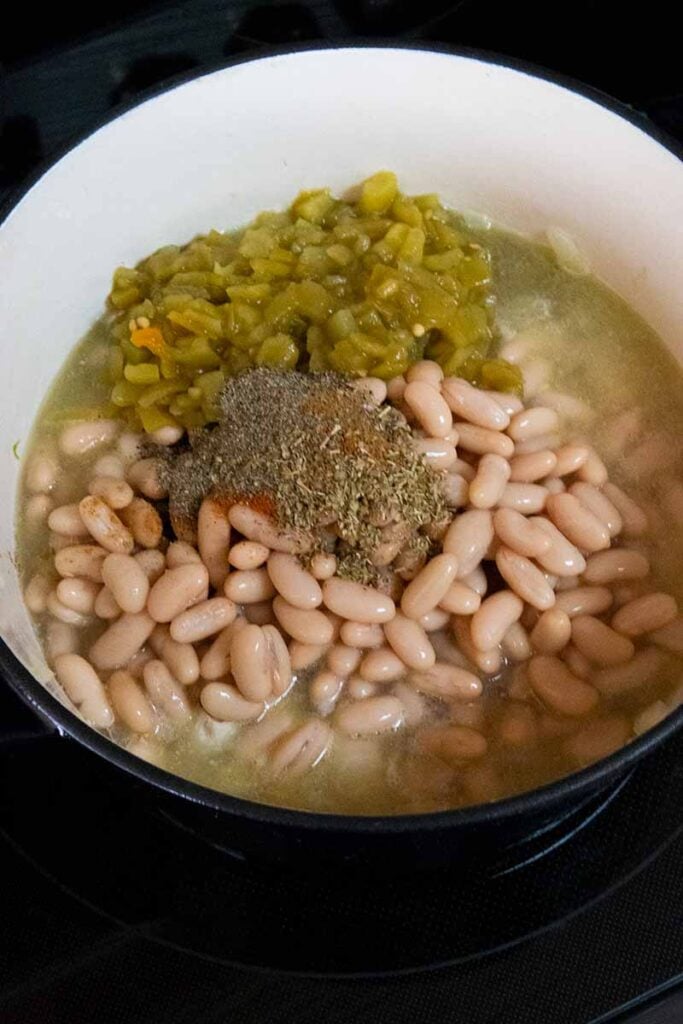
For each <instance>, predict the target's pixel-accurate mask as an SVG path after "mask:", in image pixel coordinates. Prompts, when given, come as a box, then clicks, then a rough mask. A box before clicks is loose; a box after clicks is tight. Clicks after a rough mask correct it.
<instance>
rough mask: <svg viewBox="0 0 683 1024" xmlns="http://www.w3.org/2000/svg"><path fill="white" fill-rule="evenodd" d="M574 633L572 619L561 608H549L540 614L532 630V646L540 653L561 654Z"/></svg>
mask: <svg viewBox="0 0 683 1024" xmlns="http://www.w3.org/2000/svg"><path fill="white" fill-rule="evenodd" d="M571 635H572V623H571V619H570V618H569V616H568V615H567V613H566V612H564V611H562V609H561V608H557V607H556V608H549V609H548V611H547V612H543V614H542V615H539V617H538V621H537V622H536V625H535V626H534V628H533V629H532V630H531V636H530V637H529V639H530V640H531V646H532V647H533V649H534V650H535V651H537V652H538V653H539V654H559V653H560V651H562V650H563V649H564V648H565V647H566V646H567V644H568V643H569V640H570V638H571Z"/></svg>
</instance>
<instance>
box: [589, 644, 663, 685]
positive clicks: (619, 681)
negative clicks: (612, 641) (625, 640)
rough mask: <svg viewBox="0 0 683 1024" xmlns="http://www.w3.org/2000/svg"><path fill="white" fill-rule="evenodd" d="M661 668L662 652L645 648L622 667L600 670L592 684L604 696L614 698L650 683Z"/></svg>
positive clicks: (654, 648) (595, 674) (616, 666)
mask: <svg viewBox="0 0 683 1024" xmlns="http://www.w3.org/2000/svg"><path fill="white" fill-rule="evenodd" d="M661 668H662V652H661V651H658V650H657V648H656V647H644V648H643V649H642V650H640V651H636V653H635V655H634V656H633V657H632V658H631V660H630V661H627V662H624V664H622V665H612V666H610V667H609V668H601V669H598V670H597V671H596V672H594V673H593V678H592V682H593V684H594V685H595V686H596V687H597V689H598V690H599V691H600V693H602V694H603V695H604V696H606V697H613V696H615V695H617V694H621V693H628V692H630V691H631V690H636V689H638V687H640V686H644V685H645V684H646V683H649V682H650V681H651V680H652V679H654V677H655V676H656V675H657V674H658V673H659V672H660V670H661Z"/></svg>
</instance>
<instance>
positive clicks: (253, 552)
mask: <svg viewBox="0 0 683 1024" xmlns="http://www.w3.org/2000/svg"><path fill="white" fill-rule="evenodd" d="M269 554H270V548H267V547H266V546H265V544H258V543H257V542H256V541H253V540H241V541H239V542H238V543H237V544H234V545H233V547H231V548H230V552H229V554H228V562H229V563H230V565H232V566H234V568H235V569H258V568H260V566H262V565H264V564H265V562H267V561H268V555H269Z"/></svg>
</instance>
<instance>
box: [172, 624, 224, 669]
mask: <svg viewBox="0 0 683 1024" xmlns="http://www.w3.org/2000/svg"><path fill="white" fill-rule="evenodd" d="M159 628H162V627H159ZM231 645H232V625H229V626H226V627H225V629H223V630H221V632H220V633H219V634H218V636H217V637H216V638H215V640H214V641H213V643H212V644H211V646H210V647H209V649H208V651H207V652H206V654H204V655H203V657H202V660H201V662H200V663H199V670H198V674H200V673H201V677H202V679H208V680H214V679H222V678H223V677H224V676H227V674H228V672H229V671H230V647H231ZM182 646H188V647H189V648H190V649H191V650H192V652H193V653H194V647H192V645H191V644H187V645H182ZM195 657H196V654H195ZM178 678H180V677H178ZM180 682H183V680H182V679H180Z"/></svg>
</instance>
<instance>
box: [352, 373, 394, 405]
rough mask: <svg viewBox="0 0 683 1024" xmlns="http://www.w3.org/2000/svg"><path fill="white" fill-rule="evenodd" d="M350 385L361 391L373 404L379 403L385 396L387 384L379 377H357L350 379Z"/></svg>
mask: <svg viewBox="0 0 683 1024" xmlns="http://www.w3.org/2000/svg"><path fill="white" fill-rule="evenodd" d="M351 387H352V388H354V389H355V390H356V391H362V392H363V393H364V394H365V395H367V396H368V398H369V399H370V400H371V401H372V402H374V404H375V405H381V404H382V402H383V401H384V400H385V398H386V397H387V386H386V384H385V383H384V381H383V380H380V378H379V377H359V378H358V379H357V380H352V381H351Z"/></svg>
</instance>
